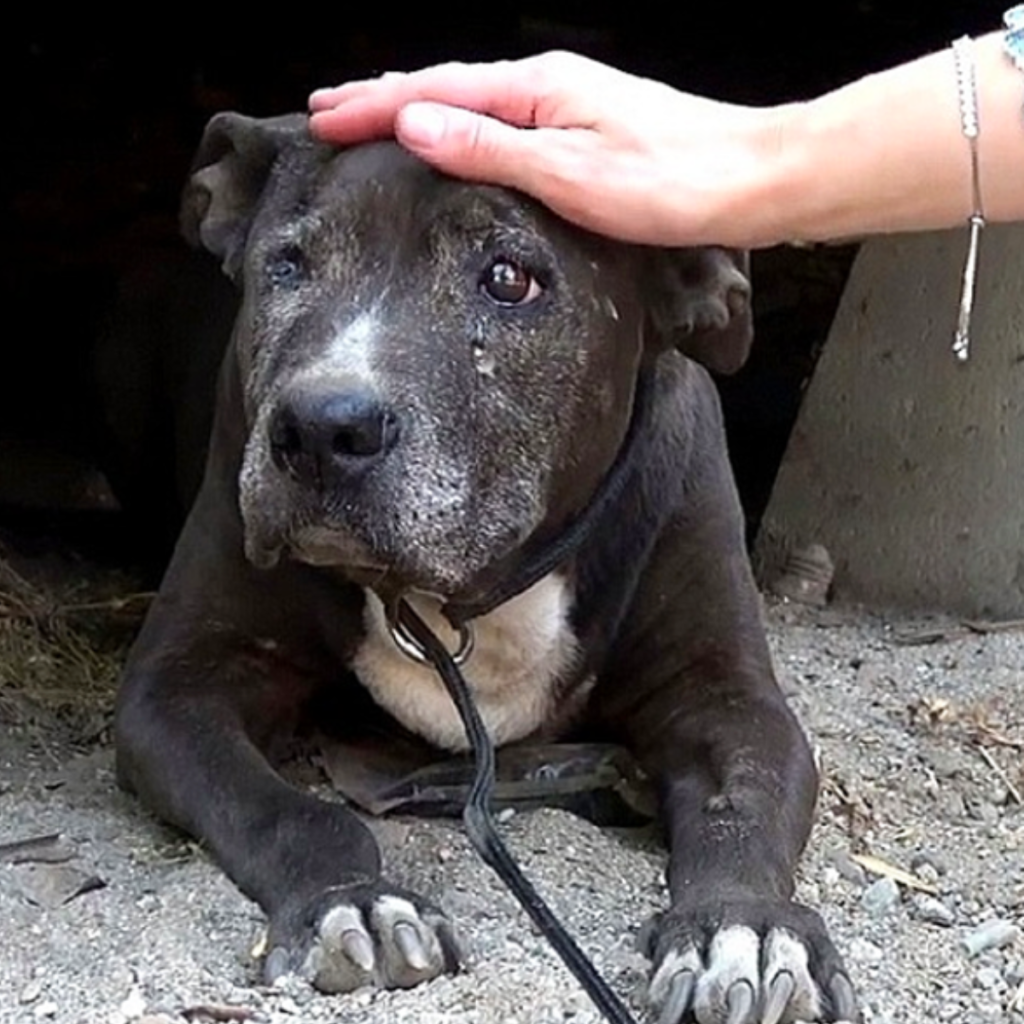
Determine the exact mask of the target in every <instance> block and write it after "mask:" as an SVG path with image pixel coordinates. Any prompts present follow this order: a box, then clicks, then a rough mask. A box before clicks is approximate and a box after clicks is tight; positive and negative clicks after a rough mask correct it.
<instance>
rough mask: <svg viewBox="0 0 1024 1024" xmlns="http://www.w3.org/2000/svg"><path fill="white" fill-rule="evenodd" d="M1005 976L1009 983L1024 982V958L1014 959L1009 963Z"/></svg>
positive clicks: (1018, 983) (1019, 983)
mask: <svg viewBox="0 0 1024 1024" xmlns="http://www.w3.org/2000/svg"><path fill="white" fill-rule="evenodd" d="M1003 977H1004V978H1006V982H1007V984H1009V985H1021V984H1024V960H1013V961H1012V962H1011V963H1009V964H1007V966H1006V970H1005V971H1003Z"/></svg>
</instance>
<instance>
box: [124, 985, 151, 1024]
mask: <svg viewBox="0 0 1024 1024" xmlns="http://www.w3.org/2000/svg"><path fill="white" fill-rule="evenodd" d="M118 1009H119V1010H120V1011H121V1014H122V1016H124V1017H125V1018H127V1019H128V1020H133V1019H134V1018H136V1017H141V1016H142V1015H143V1014H144V1013H145V1012H146V999H145V997H144V996H143V995H142V990H141V989H140V988H139V987H138V986H137V985H136V986H134V987H133V988H132V990H131V992H129V993H128V997H127V998H126V999H125V1001H124V1002H123V1003H122V1004H121V1005H120V1007H118Z"/></svg>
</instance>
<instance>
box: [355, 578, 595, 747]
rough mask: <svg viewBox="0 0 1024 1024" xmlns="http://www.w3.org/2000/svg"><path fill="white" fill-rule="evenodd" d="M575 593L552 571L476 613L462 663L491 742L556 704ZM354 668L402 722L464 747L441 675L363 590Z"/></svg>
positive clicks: (427, 603)
mask: <svg viewBox="0 0 1024 1024" xmlns="http://www.w3.org/2000/svg"><path fill="white" fill-rule="evenodd" d="M411 600H412V603H413V605H414V607H415V608H416V611H417V612H419V614H420V615H421V616H423V618H424V619H425V620H426V622H427V623H428V624H429V625H430V627H431V629H433V630H434V631H435V632H436V633H437V635H438V636H439V637H440V638H441V640H442V641H443V642H444V643H446V644H448V645H449V649H450V650H453V649H454V646H455V642H456V639H457V638H456V637H455V634H454V633H453V631H452V629H451V626H450V625H449V624H448V622H447V620H445V619H444V618H443V616H442V615H441V612H440V605H439V604H438V602H437V601H436V600H434V599H432V598H428V597H421V596H418V595H417V596H414V597H413V598H412V599H411ZM571 604H572V593H571V590H570V588H569V586H568V585H567V583H566V581H565V579H564V578H563V577H562V576H560V575H558V574H556V573H552V574H551V575H549V576H545V577H544V579H542V580H540V581H539V582H537V583H535V584H534V585H533V586H532V587H531V588H530V589H529V590H526V591H524V592H523V593H522V594H520V595H518V596H517V597H514V598H513V599H512V600H511V601H508V602H506V603H505V604H503V605H501V606H500V607H499V608H496V609H495V610H494V611H492V612H490V613H489V614H487V615H484V616H482V617H481V618H479V619H476V620H474V622H473V630H474V640H475V643H474V646H473V652H472V654H471V655H470V656H469V658H468V660H467V661H466V662H465V663H464V664H463V666H462V672H463V675H464V676H465V678H466V681H467V682H468V683H469V686H470V688H471V689H472V691H473V696H474V698H475V700H476V703H477V707H478V708H479V710H480V716H481V717H482V718H483V721H484V724H485V725H486V726H487V731H488V732H489V733H490V736H491V739H492V740H493V741H494V742H495V743H496V744H501V743H508V742H510V741H512V740H516V739H520V738H521V737H523V736H528V735H529V734H530V733H531V732H533V731H534V730H535V729H536V728H537V727H538V726H540V725H541V724H542V723H544V722H546V721H549V720H550V719H551V718H552V717H553V715H554V713H555V711H556V709H555V707H554V702H555V700H556V697H557V689H558V683H559V680H560V679H561V678H562V677H563V675H564V674H565V672H566V671H567V670H568V669H570V668H571V666H572V664H573V661H574V660H575V658H576V654H577V643H576V637H575V636H574V635H573V633H572V629H571V627H570V625H569V610H570V607H571ZM352 667H353V669H354V670H355V673H356V675H357V676H358V677H359V679H360V681H361V682H362V684H363V685H364V686H365V687H366V688H367V689H368V690H369V691H370V693H371V694H373V697H374V699H375V700H376V701H377V703H378V704H380V705H381V707H383V708H385V709H386V710H387V711H388V712H390V713H391V714H392V715H393V716H394V717H395V718H396V719H398V721H399V722H401V723H402V724H403V725H404V726H405V727H406V728H407V729H411V730H412V731H413V732H415V733H418V734H419V735H420V736H423V737H424V738H426V739H428V740H430V741H431V742H432V743H434V744H436V745H437V746H439V747H445V748H447V749H449V750H466V749H468V746H469V744H468V742H467V740H466V733H465V730H464V729H463V727H462V720H461V719H460V718H459V714H458V711H457V710H456V709H455V706H454V705H453V704H452V701H451V698H450V697H449V696H448V692H447V690H445V688H444V683H442V682H441V680H440V678H439V677H438V676H437V674H436V673H435V672H434V670H433V669H432V668H431V667H429V666H426V665H420V664H418V663H417V662H414V661H412V660H411V659H409V658H408V657H407V656H406V655H404V654H402V652H401V651H399V650H398V648H397V647H396V646H395V642H394V641H393V640H392V639H391V636H390V633H389V630H388V625H387V621H386V619H385V616H384V608H383V606H382V605H381V602H380V600H379V599H378V598H377V597H376V595H375V594H373V593H370V592H367V595H366V639H365V641H364V642H363V644H362V646H361V647H360V648H359V650H358V652H357V653H356V657H355V659H354V662H353V665H352Z"/></svg>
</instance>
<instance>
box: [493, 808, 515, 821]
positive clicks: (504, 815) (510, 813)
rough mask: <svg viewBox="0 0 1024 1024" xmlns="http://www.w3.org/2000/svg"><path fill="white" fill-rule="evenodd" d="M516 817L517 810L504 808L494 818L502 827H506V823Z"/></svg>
mask: <svg viewBox="0 0 1024 1024" xmlns="http://www.w3.org/2000/svg"><path fill="white" fill-rule="evenodd" d="M515 816H516V809H515V808H514V807H503V808H502V809H501V810H500V811H498V813H497V814H496V815H495V816H494V820H495V821H496V822H498V824H500V825H504V824H505V822H506V821H511V820H512V819H513V818H514V817H515Z"/></svg>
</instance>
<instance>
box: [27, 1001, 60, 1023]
mask: <svg viewBox="0 0 1024 1024" xmlns="http://www.w3.org/2000/svg"><path fill="white" fill-rule="evenodd" d="M32 1016H33V1017H38V1018H39V1019H40V1020H41V1019H42V1018H43V1017H56V1016H57V1004H56V1003H51V1002H45V1003H40V1004H39V1005H38V1006H37V1007H36V1008H35V1009H34V1010H33V1011H32Z"/></svg>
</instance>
